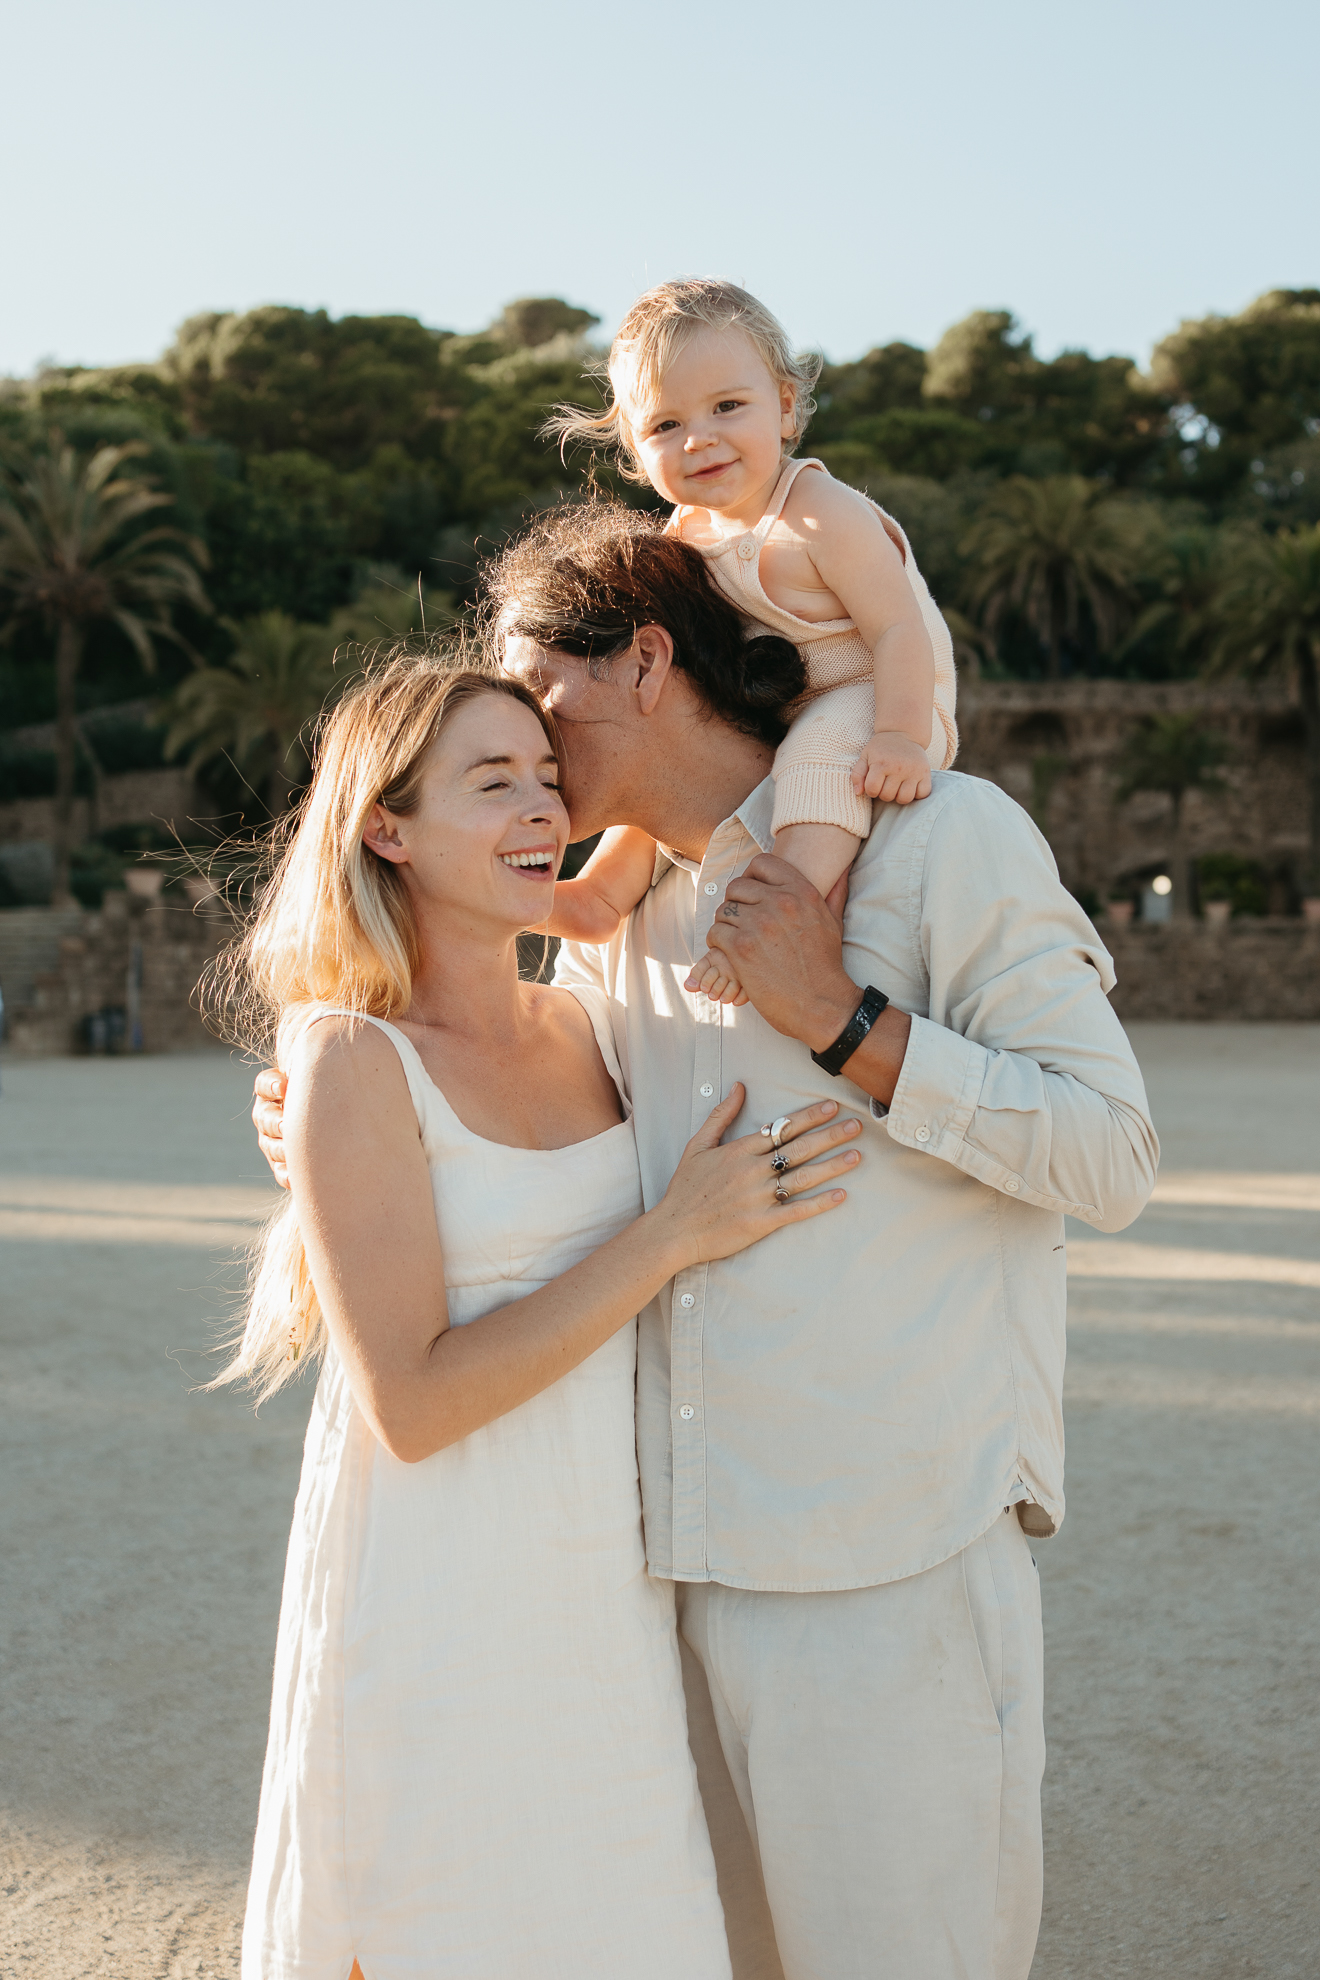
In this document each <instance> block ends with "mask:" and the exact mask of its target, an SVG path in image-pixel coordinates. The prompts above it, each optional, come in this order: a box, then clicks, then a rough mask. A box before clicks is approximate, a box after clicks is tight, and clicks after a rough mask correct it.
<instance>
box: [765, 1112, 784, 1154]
mask: <svg viewBox="0 0 1320 1980" xmlns="http://www.w3.org/2000/svg"><path fill="white" fill-rule="evenodd" d="M788 1125H789V1120H788V1115H787V1114H781V1115H780V1116H779V1118H778V1120H776V1121H771V1123H770V1125H769V1127H763V1128H762V1129H761V1132H762V1134H768V1135H769V1137H770V1139H771V1141H773V1143H774V1144H775V1147H776V1148H778V1146H779V1139H780V1136H781V1135H782V1134H783V1132H784V1129H785V1128H786V1127H787V1126H788Z"/></svg>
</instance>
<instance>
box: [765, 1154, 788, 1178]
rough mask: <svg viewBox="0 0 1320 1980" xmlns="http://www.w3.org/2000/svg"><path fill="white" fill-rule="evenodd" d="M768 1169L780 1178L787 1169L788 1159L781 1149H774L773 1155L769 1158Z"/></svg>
mask: <svg viewBox="0 0 1320 1980" xmlns="http://www.w3.org/2000/svg"><path fill="white" fill-rule="evenodd" d="M770 1167H771V1168H772V1169H773V1170H774V1172H775V1174H776V1175H777V1176H782V1175H783V1173H784V1170H785V1169H786V1168H788V1167H789V1160H788V1157H787V1155H785V1153H784V1151H783V1149H782V1148H776V1150H775V1152H774V1154H773V1155H772V1156H771V1157H770Z"/></svg>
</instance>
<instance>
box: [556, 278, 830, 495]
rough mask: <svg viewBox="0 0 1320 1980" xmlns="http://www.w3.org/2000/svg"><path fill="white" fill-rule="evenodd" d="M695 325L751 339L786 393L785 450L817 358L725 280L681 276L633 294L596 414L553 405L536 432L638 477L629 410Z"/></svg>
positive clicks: (811, 403) (802, 420)
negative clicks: (603, 403) (605, 401)
mask: <svg viewBox="0 0 1320 1980" xmlns="http://www.w3.org/2000/svg"><path fill="white" fill-rule="evenodd" d="M698 330H741V331H743V332H744V333H745V334H746V335H747V336H748V337H750V338H751V340H752V343H753V344H754V345H755V346H756V349H757V351H758V352H759V354H760V356H761V358H762V359H763V360H764V362H765V366H766V369H767V370H768V371H769V373H770V375H771V377H772V378H773V379H774V381H775V383H776V384H777V385H788V386H791V388H792V391H793V433H792V437H791V438H790V439H789V440H786V441H785V443H784V453H785V455H786V456H787V455H789V454H791V453H792V451H793V449H794V448H795V447H796V446H797V443H798V441H799V440H800V439H801V438H802V435H803V434H804V433H805V432H806V430H807V422H808V420H809V419H810V418H811V415H812V414H813V413H814V412H815V410H816V401H815V400H814V399H813V398H812V396H811V394H812V388H813V387H814V385H815V383H816V380H817V379H818V378H819V377H820V369H821V359H820V358H819V357H817V356H815V355H814V354H813V353H811V352H802V353H799V352H797V351H795V350H794V349H793V346H792V345H791V344H790V342H789V340H788V336H787V334H786V332H785V330H784V327H783V325H782V324H781V323H780V322H779V320H778V318H777V317H775V316H772V315H771V313H770V311H769V310H768V309H767V308H766V306H765V304H764V303H762V302H758V301H757V300H756V297H755V296H752V295H749V294H748V293H747V291H746V289H740V288H738V287H737V286H736V285H735V284H734V283H732V282H714V281H706V280H702V279H700V278H696V277H693V278H689V279H688V280H687V281H683V282H661V284H660V285H659V287H658V288H655V289H648V290H647V291H646V294H645V295H644V296H639V297H638V298H637V301H636V302H635V303H634V304H633V306H632V308H631V309H630V310H629V311H628V314H627V315H626V316H625V317H624V319H623V322H622V323H621V324H620V325H619V330H618V334H617V336H616V337H615V339H614V342H613V343H612V344H611V345H610V354H609V358H608V360H607V361H606V365H605V371H606V376H607V379H608V383H609V387H610V391H611V394H612V398H611V403H610V404H609V405H608V406H607V407H606V408H605V410H604V412H600V413H592V412H588V411H587V410H586V408H585V407H582V406H566V405H561V406H556V407H555V409H554V414H553V416H552V417H551V418H550V419H548V420H547V421H546V423H545V425H544V426H543V427H542V429H541V431H542V433H544V434H547V435H551V436H553V437H554V438H556V439H557V440H558V441H559V445H560V451H561V453H562V452H563V450H564V449H565V448H566V447H567V446H569V445H570V444H572V443H573V442H579V443H583V444H585V445H587V446H589V447H592V448H594V449H595V450H597V451H598V452H606V453H611V454H613V455H615V457H616V459H617V462H618V466H619V471H620V473H621V474H622V475H623V476H624V477H625V479H627V480H628V481H645V480H646V473H645V470H644V469H643V467H642V465H641V461H640V459H639V458H638V455H637V451H636V448H635V447H634V445H633V439H632V431H631V428H630V425H629V418H628V415H629V409H630V408H631V409H632V410H633V411H634V412H635V411H636V410H638V409H640V408H644V407H646V406H647V405H649V404H651V403H653V402H654V401H655V400H656V399H657V398H658V397H659V394H660V387H661V381H662V380H663V378H664V375H665V372H666V371H667V370H668V368H669V366H670V365H671V364H672V363H673V361H674V359H675V358H676V357H677V356H678V354H679V352H680V351H681V350H682V349H683V347H684V345H685V344H687V343H688V342H690V340H691V339H692V337H693V336H695V334H696V333H697V331H698Z"/></svg>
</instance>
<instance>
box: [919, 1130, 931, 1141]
mask: <svg viewBox="0 0 1320 1980" xmlns="http://www.w3.org/2000/svg"><path fill="white" fill-rule="evenodd" d="M915 1139H916V1140H917V1141H929V1140H930V1129H929V1128H928V1127H919V1128H918V1129H917V1132H916V1136H915Z"/></svg>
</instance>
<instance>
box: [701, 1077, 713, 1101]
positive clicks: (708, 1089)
mask: <svg viewBox="0 0 1320 1980" xmlns="http://www.w3.org/2000/svg"><path fill="white" fill-rule="evenodd" d="M714 1091H715V1088H714V1087H713V1086H712V1085H711V1083H710V1081H709V1080H707V1081H706V1084H705V1085H704V1086H703V1087H702V1089H701V1097H702V1099H703V1100H709V1099H710V1096H711V1094H712V1093H713V1092H714Z"/></svg>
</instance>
